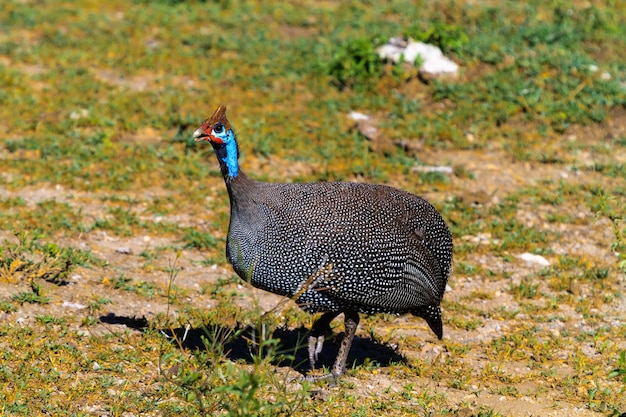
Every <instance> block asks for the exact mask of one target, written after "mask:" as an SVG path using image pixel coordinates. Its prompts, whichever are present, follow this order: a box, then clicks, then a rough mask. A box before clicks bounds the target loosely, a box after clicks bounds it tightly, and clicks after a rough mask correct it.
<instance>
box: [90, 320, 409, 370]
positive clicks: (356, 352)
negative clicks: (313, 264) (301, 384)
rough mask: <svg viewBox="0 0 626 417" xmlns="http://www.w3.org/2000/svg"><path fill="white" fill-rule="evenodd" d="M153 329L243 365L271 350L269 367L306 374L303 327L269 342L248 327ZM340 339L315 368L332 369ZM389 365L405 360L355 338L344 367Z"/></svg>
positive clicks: (337, 336) (280, 332)
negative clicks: (214, 350) (281, 367)
mask: <svg viewBox="0 0 626 417" xmlns="http://www.w3.org/2000/svg"><path fill="white" fill-rule="evenodd" d="M100 321H101V322H103V323H107V324H114V325H125V326H127V327H129V328H132V329H135V330H139V331H145V330H147V329H148V328H149V323H148V321H147V320H146V319H145V318H136V317H125V316H117V315H115V314H112V313H110V314H108V315H106V316H101V317H100ZM157 330H159V331H160V332H161V333H162V334H164V335H165V336H167V337H168V338H170V339H171V341H172V343H174V344H175V345H177V346H178V347H180V348H181V349H189V350H199V349H220V351H221V352H223V354H224V355H225V356H226V357H227V358H228V359H230V360H232V361H237V360H243V361H245V362H247V363H253V361H254V360H255V357H256V358H258V357H259V356H263V355H265V354H267V353H268V352H270V351H271V352H272V363H273V364H275V365H277V366H287V367H290V368H292V369H293V370H295V371H297V372H300V373H302V374H305V373H306V372H307V371H309V356H308V343H307V339H308V336H309V329H307V328H305V327H299V328H296V329H290V328H287V327H278V328H276V329H275V330H274V331H273V332H272V333H271V334H270V335H267V336H266V337H265V338H263V339H264V340H265V341H268V340H272V341H275V342H269V343H267V342H266V343H263V342H260V341H259V340H260V339H261V337H260V331H258V330H257V329H255V328H254V327H251V326H242V325H238V326H236V327H234V328H233V327H230V326H225V325H219V324H218V325H201V326H199V327H194V328H183V327H178V328H162V329H157ZM342 337H343V333H337V332H335V333H333V335H332V336H330V337H327V339H326V341H325V342H324V348H323V349H322V352H321V353H320V354H319V356H318V361H317V363H316V367H317V368H320V367H322V366H324V367H326V368H328V369H330V367H332V365H333V363H334V361H335V358H336V357H337V353H338V351H339V345H340V343H341V339H342ZM259 346H261V347H259ZM393 363H406V358H405V357H404V356H403V355H402V354H401V353H400V352H399V351H398V349H397V348H395V347H393V346H390V345H388V344H385V343H381V342H379V341H377V340H374V339H371V338H362V337H358V336H355V337H354V340H353V342H352V346H351V348H350V352H349V354H348V360H347V362H346V368H347V369H350V368H352V367H359V366H363V365H366V366H372V365H376V366H381V367H387V366H390V365H391V364H393Z"/></svg>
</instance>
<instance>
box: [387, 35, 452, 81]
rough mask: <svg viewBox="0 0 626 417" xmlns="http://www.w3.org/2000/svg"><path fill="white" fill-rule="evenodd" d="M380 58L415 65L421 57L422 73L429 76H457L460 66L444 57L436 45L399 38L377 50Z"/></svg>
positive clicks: (392, 39)
mask: <svg viewBox="0 0 626 417" xmlns="http://www.w3.org/2000/svg"><path fill="white" fill-rule="evenodd" d="M377 52H378V56H380V57H381V58H383V59H390V60H391V61H393V62H394V63H396V64H397V63H398V62H400V60H401V59H403V60H404V62H407V63H409V64H411V65H412V64H413V63H414V62H415V60H416V59H417V57H418V56H419V57H421V61H422V65H421V67H420V70H421V71H424V72H427V73H429V74H456V73H457V72H458V71H459V66H458V65H457V64H456V63H455V62H454V61H452V60H451V59H450V58H448V57H446V56H444V54H443V52H442V51H441V49H439V48H438V47H436V46H434V45H429V44H427V43H423V42H415V41H413V40H408V41H407V42H403V41H401V40H398V39H397V38H391V39H390V40H389V42H387V43H386V44H385V45H383V46H381V47H380V48H378V50H377Z"/></svg>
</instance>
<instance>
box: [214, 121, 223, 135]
mask: <svg viewBox="0 0 626 417" xmlns="http://www.w3.org/2000/svg"><path fill="white" fill-rule="evenodd" d="M223 131H224V125H223V124H221V123H215V126H213V132H215V133H217V134H220V133H222V132H223Z"/></svg>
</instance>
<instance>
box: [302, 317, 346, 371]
mask: <svg viewBox="0 0 626 417" xmlns="http://www.w3.org/2000/svg"><path fill="white" fill-rule="evenodd" d="M338 315H339V312H330V311H329V312H326V313H324V314H322V317H320V318H319V319H317V320H315V323H313V327H312V328H311V333H310V334H309V364H310V366H311V369H315V362H317V356H318V355H319V353H320V352H321V351H322V346H324V337H325V336H326V335H327V334H330V333H331V330H330V322H331V321H333V319H334V318H335V317H337V316H338Z"/></svg>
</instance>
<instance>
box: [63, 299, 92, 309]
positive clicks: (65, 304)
mask: <svg viewBox="0 0 626 417" xmlns="http://www.w3.org/2000/svg"><path fill="white" fill-rule="evenodd" d="M61 306H62V307H66V308H73V309H75V310H81V309H83V308H87V306H85V305H82V304H79V303H72V302H69V301H63V304H62V305H61Z"/></svg>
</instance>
